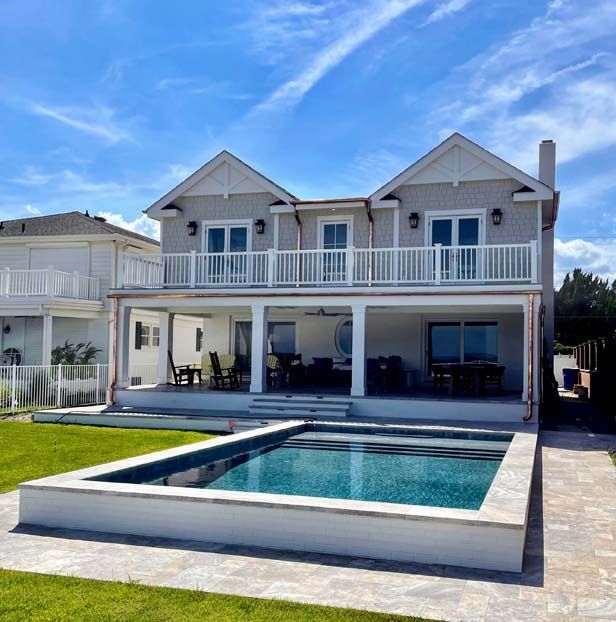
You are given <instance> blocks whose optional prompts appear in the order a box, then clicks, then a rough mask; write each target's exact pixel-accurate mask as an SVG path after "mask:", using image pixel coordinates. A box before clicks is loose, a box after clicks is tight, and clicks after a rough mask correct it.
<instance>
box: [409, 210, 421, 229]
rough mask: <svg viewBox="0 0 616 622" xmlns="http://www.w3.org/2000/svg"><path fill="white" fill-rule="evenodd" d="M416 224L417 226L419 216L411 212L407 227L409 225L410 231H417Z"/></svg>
mask: <svg viewBox="0 0 616 622" xmlns="http://www.w3.org/2000/svg"><path fill="white" fill-rule="evenodd" d="M418 224H419V214H418V213H417V212H411V213H410V214H409V225H411V229H417V225H418Z"/></svg>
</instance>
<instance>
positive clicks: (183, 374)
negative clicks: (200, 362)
mask: <svg viewBox="0 0 616 622" xmlns="http://www.w3.org/2000/svg"><path fill="white" fill-rule="evenodd" d="M167 356H168V357H169V364H170V365H171V372H172V373H173V384H175V385H176V386H177V385H180V384H184V382H186V384H195V376H196V377H197V378H198V379H199V384H201V382H202V380H203V378H202V376H201V369H200V368H198V367H193V366H192V365H180V366H179V367H176V365H175V363H174V362H173V355H172V354H171V352H170V351H167Z"/></svg>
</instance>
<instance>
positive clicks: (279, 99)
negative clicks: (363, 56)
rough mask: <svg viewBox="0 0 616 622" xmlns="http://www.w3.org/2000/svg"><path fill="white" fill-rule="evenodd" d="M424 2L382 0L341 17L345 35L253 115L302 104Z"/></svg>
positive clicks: (253, 111)
mask: <svg viewBox="0 0 616 622" xmlns="http://www.w3.org/2000/svg"><path fill="white" fill-rule="evenodd" d="M422 2H424V0H378V2H374V3H372V5H371V6H370V7H369V8H368V9H362V10H360V11H352V12H350V13H347V14H345V15H342V16H339V17H338V22H337V27H338V28H339V29H340V31H341V34H340V35H339V36H338V37H337V38H336V39H335V40H334V41H333V42H331V43H329V44H328V45H326V46H325V47H324V48H323V49H321V50H320V51H318V52H317V53H316V54H314V55H313V56H312V58H311V59H310V60H309V61H308V63H307V64H306V66H304V68H303V69H301V70H300V71H299V72H298V73H297V74H296V75H295V76H294V77H292V78H291V79H289V80H287V81H286V82H285V83H284V84H282V85H281V86H279V87H278V88H277V89H275V90H274V91H273V92H272V93H271V94H270V95H269V96H268V97H266V98H265V100H264V101H262V102H261V103H260V104H258V105H257V106H255V108H253V110H252V114H258V113H260V112H265V111H284V110H286V109H288V108H291V107H293V106H294V105H296V104H297V103H299V102H300V101H301V100H302V99H303V97H304V95H306V93H308V91H310V90H311V89H312V88H313V87H314V86H315V84H317V82H319V80H321V79H322V78H323V77H324V76H325V75H326V74H327V73H329V72H330V71H331V70H332V69H334V68H335V67H337V66H338V65H339V64H340V63H341V62H342V61H344V60H345V59H346V58H347V57H348V56H349V54H351V53H352V52H354V51H355V50H356V49H357V48H358V47H360V46H361V45H362V44H363V43H365V42H366V41H368V40H369V39H371V38H372V37H373V36H375V35H376V34H377V33H378V32H380V31H381V30H383V29H384V28H386V27H387V26H388V25H389V24H390V23H391V22H392V21H394V20H395V19H396V18H398V17H400V16H401V15H402V14H404V13H406V12H407V11H408V10H409V9H411V8H413V7H415V6H417V5H419V4H421V3H422Z"/></svg>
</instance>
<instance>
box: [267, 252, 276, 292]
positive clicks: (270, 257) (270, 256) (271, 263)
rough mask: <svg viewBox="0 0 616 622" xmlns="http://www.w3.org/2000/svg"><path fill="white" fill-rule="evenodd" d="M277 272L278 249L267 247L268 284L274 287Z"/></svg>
mask: <svg viewBox="0 0 616 622" xmlns="http://www.w3.org/2000/svg"><path fill="white" fill-rule="evenodd" d="M275 272H276V251H275V250H274V249H273V248H268V249H267V286H268V287H274V276H275Z"/></svg>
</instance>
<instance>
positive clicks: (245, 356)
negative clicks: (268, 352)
mask: <svg viewBox="0 0 616 622" xmlns="http://www.w3.org/2000/svg"><path fill="white" fill-rule="evenodd" d="M234 354H235V364H236V365H237V366H238V367H239V368H240V369H241V370H242V371H250V363H251V356H252V322H247V321H242V322H236V323H235V352H234Z"/></svg>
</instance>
